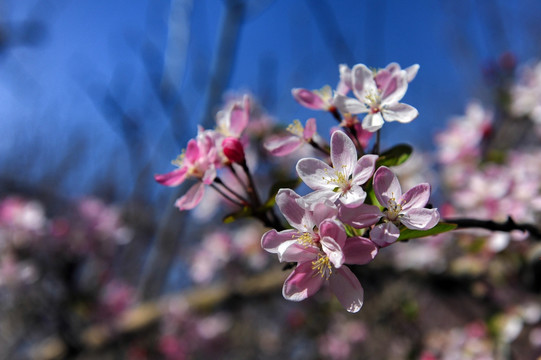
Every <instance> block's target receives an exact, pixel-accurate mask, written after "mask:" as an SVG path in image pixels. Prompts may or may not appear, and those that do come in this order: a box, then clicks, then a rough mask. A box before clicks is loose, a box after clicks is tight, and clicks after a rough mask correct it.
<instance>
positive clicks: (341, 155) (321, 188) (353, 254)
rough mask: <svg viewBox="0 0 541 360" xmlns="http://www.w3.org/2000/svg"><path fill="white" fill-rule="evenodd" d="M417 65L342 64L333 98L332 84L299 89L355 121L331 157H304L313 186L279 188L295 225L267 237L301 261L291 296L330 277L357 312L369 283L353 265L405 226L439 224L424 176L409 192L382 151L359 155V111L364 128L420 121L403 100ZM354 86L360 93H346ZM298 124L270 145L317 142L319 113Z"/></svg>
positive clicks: (335, 139) (285, 256)
mask: <svg viewBox="0 0 541 360" xmlns="http://www.w3.org/2000/svg"><path fill="white" fill-rule="evenodd" d="M417 70H418V66H412V67H410V68H408V69H406V70H402V69H401V68H400V66H399V65H398V64H394V63H393V64H390V65H388V66H387V67H386V68H384V69H381V70H378V71H372V70H369V69H368V68H367V67H366V66H365V65H363V64H359V65H355V66H354V67H353V68H352V69H349V68H348V67H347V66H345V65H343V66H341V67H340V74H341V79H340V82H339V85H338V87H337V91H336V93H335V95H334V97H331V96H330V91H329V88H324V89H323V90H322V91H313V92H310V91H308V90H306V89H294V90H293V96H294V97H295V99H296V100H297V101H298V102H299V103H300V104H301V105H304V106H306V107H308V108H311V109H317V110H326V111H329V112H331V113H332V114H333V116H335V117H336V118H339V119H342V116H341V114H340V111H341V112H342V113H344V118H345V119H350V120H349V121H346V122H344V121H342V122H341V125H345V129H346V130H348V132H349V136H348V135H346V133H344V132H343V131H340V130H337V131H334V132H333V134H332V136H331V139H330V153H329V157H330V158H329V161H330V164H329V163H327V162H325V161H322V160H320V159H317V158H302V159H300V160H299V161H298V162H297V165H296V172H297V174H298V176H299V178H300V179H301V180H302V181H303V182H304V184H306V185H307V186H308V187H309V188H310V189H312V190H313V192H311V193H308V194H307V195H305V196H300V195H298V194H297V193H295V192H294V191H293V190H291V189H281V190H280V191H279V192H278V194H277V195H276V204H277V205H278V208H279V209H280V211H281V212H282V214H283V215H284V217H285V218H286V219H287V221H288V223H289V225H290V226H291V227H293V229H291V230H283V231H277V230H276V229H272V230H270V231H268V232H267V233H265V234H264V235H263V237H262V239H261V243H262V247H263V248H264V249H265V250H266V251H268V252H270V253H275V254H277V255H278V258H279V260H280V261H281V262H288V263H295V264H296V267H295V269H294V270H293V272H292V273H291V275H290V276H289V277H288V278H287V279H286V281H285V283H284V286H283V295H284V297H285V298H286V299H289V300H293V301H301V300H304V299H306V298H307V297H309V296H311V295H313V294H314V293H316V292H317V291H318V290H319V289H320V288H321V287H322V285H323V284H324V283H327V282H328V284H329V286H330V288H331V290H332V292H333V293H334V294H335V295H336V297H337V298H338V300H339V301H340V303H341V304H342V305H343V306H344V307H345V308H346V309H347V310H348V311H349V312H357V311H359V310H360V309H361V307H362V304H363V288H362V286H361V284H360V282H359V280H358V279H357V277H356V276H355V275H354V273H353V272H352V271H351V270H350V268H349V267H348V265H363V264H367V263H368V262H370V261H371V260H373V259H374V257H375V256H376V255H377V253H378V250H379V249H380V248H382V247H386V246H388V245H390V244H392V243H394V242H396V241H397V240H398V238H399V236H400V232H401V229H406V228H407V229H411V230H428V229H432V228H433V227H435V226H436V225H437V224H438V222H439V219H440V216H439V213H438V211H437V209H430V208H426V206H427V204H428V200H429V196H430V185H429V184H427V183H423V184H420V185H417V186H415V187H413V188H412V189H410V190H409V191H407V192H405V193H404V194H402V189H401V186H400V184H399V182H398V179H397V177H396V175H395V174H394V173H393V172H392V170H391V169H389V168H388V167H387V166H382V165H379V166H378V163H377V162H378V154H366V155H362V156H361V157H358V151H359V152H361V153H364V151H365V146H366V145H365V146H363V145H361V142H360V141H358V140H359V137H358V134H357V133H356V130H357V129H359V128H358V127H354V125H356V124H358V121H354V122H352V121H351V119H354V118H353V115H355V114H361V113H367V115H366V116H365V118H364V120H363V122H362V128H361V129H360V130H361V131H366V132H375V131H378V130H379V129H380V128H381V127H382V126H383V123H384V120H385V121H395V120H397V121H400V122H404V123H407V122H410V121H411V120H413V119H414V118H415V117H416V116H417V110H416V109H415V108H413V107H411V106H410V105H406V104H402V103H399V102H398V101H399V100H401V99H402V97H403V96H404V95H405V92H406V90H407V86H408V83H409V82H410V81H411V80H412V79H413V78H414V77H415V75H416V73H417ZM349 90H352V91H353V93H354V95H355V96H356V99H353V98H348V97H346V94H347V93H348V92H349ZM352 114H353V115H352ZM296 124H297V126H299V128H298V131H297V132H296V134H295V135H296V138H295V139H293V137H289V138H286V139H282V140H281V141H278V140H275V139H271V141H269V142H268V143H267V144H266V146H267V149H268V150H269V151H270V152H271V153H273V154H274V155H278V156H280V155H283V153H290V152H291V151H293V150H294V149H296V148H298V146H299V144H301V143H303V142H304V143H311V142H312V143H313V140H312V137H313V135H314V133H315V128H316V127H315V120H314V119H310V120H308V122H307V127H306V129H302V127H300V123H299V122H296ZM301 130H302V131H301ZM351 135H353V139H354V140H357V144H358V145H360V146H356V145H355V142H354V141H353V140H352V137H351ZM364 144H366V141H365V142H364ZM367 191H369V192H371V194H372V195H373V196H371V197H368V196H367ZM367 198H368V200H369V203H367V201H366V200H367Z"/></svg>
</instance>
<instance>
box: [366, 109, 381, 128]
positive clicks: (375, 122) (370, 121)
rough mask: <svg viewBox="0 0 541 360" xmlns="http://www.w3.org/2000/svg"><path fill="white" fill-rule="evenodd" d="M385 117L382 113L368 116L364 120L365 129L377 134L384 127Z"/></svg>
mask: <svg viewBox="0 0 541 360" xmlns="http://www.w3.org/2000/svg"><path fill="white" fill-rule="evenodd" d="M383 123H384V121H383V117H382V116H381V113H379V112H377V113H375V114H368V115H366V116H365V117H364V120H363V129H365V130H366V131H370V132H376V131H378V130H379V129H381V127H382V126H383Z"/></svg>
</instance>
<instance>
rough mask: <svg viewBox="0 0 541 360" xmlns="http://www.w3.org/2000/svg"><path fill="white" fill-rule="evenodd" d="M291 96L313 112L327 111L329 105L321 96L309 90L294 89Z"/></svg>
mask: <svg viewBox="0 0 541 360" xmlns="http://www.w3.org/2000/svg"><path fill="white" fill-rule="evenodd" d="M291 94H292V95H293V97H294V98H295V100H296V101H297V102H298V103H299V104H301V105H302V106H304V107H307V108H309V109H313V110H326V109H327V104H326V103H325V102H324V101H323V100H322V99H321V97H319V95H317V94H315V93H314V92H312V91H310V90H307V89H293V90H291Z"/></svg>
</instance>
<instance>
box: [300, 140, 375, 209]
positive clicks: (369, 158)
mask: <svg viewBox="0 0 541 360" xmlns="http://www.w3.org/2000/svg"><path fill="white" fill-rule="evenodd" d="M377 158H378V157H377V155H364V156H362V157H361V158H360V159H359V160H357V151H356V149H355V145H354V144H353V142H352V141H351V139H350V138H349V137H348V136H347V135H346V134H344V133H343V132H341V131H336V132H334V133H333V134H332V136H331V161H332V165H333V167H330V166H329V165H327V164H326V163H325V162H323V161H321V160H319V159H315V158H304V159H301V160H299V162H298V163H297V167H296V168H297V173H298V174H299V177H300V178H301V179H302V181H304V183H305V184H306V185H308V186H309V187H310V188H311V189H312V190H314V192H312V193H310V194H308V195H306V196H305V197H304V200H305V201H306V202H308V203H309V204H315V203H317V202H320V201H321V200H322V199H328V200H330V201H331V202H333V203H334V202H336V201H338V200H339V201H340V202H341V203H342V204H344V205H345V206H348V207H353V206H357V205H360V204H362V203H363V202H364V199H365V198H366V192H365V191H364V190H363V188H362V187H361V185H363V184H364V183H366V182H367V181H368V180H369V179H370V177H371V176H372V174H373V172H374V168H375V165H376V160H377Z"/></svg>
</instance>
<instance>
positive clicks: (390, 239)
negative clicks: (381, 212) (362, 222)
mask: <svg viewBox="0 0 541 360" xmlns="http://www.w3.org/2000/svg"><path fill="white" fill-rule="evenodd" d="M399 236H400V230H399V229H398V228H397V227H396V226H395V225H394V224H393V223H391V222H387V223H384V224H380V225H376V226H375V227H374V228H373V229H372V230H370V240H372V241H373V242H375V243H376V245H378V246H381V247H385V246H387V245H390V244H392V243H394V242H395V241H396V240H398V237H399Z"/></svg>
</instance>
